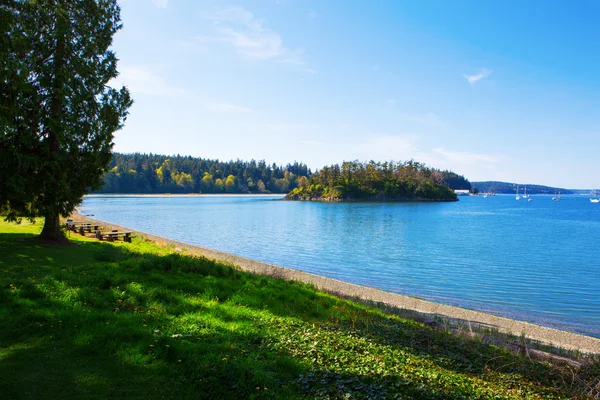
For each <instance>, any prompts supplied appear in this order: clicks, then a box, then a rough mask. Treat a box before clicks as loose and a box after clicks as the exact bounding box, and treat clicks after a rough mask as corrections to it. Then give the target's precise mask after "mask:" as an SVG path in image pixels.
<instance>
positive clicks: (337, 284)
mask: <svg viewBox="0 0 600 400" xmlns="http://www.w3.org/2000/svg"><path fill="white" fill-rule="evenodd" d="M151 196H154V195H151ZM160 196H162V195H160ZM188 196H189V195H188ZM194 196H195V195H194ZM234 196H235V195H234ZM242 196H245V195H242ZM271 196H273V195H271ZM277 196H279V195H277ZM72 218H73V219H75V220H88V221H93V222H96V223H99V224H101V225H103V226H104V227H105V228H109V227H110V228H112V229H120V230H124V229H125V230H129V231H133V232H134V233H135V234H137V235H141V236H144V237H145V238H146V239H148V240H151V241H153V242H156V243H158V244H160V245H169V246H173V247H174V248H175V249H180V250H185V251H186V252H189V253H191V254H196V255H200V256H204V257H207V258H209V259H215V260H217V261H222V262H226V263H232V264H234V265H236V266H238V267H239V268H240V269H241V270H244V271H247V272H251V273H255V274H259V275H265V276H270V277H275V278H282V279H286V280H294V281H299V282H303V283H307V284H311V285H313V286H314V287H316V288H317V289H319V290H322V291H324V292H327V293H330V294H332V295H335V296H339V297H343V298H348V299H351V300H355V301H361V302H365V303H367V304H372V303H377V304H378V305H379V306H383V308H387V307H389V308H392V309H397V310H410V311H412V312H415V313H419V314H421V315H423V317H427V318H429V319H433V318H434V317H436V316H437V317H442V318H447V319H451V320H456V321H460V322H464V323H465V324H474V325H478V326H482V327H487V328H491V329H495V330H498V331H499V332H502V333H506V334H511V335H516V336H525V337H527V338H529V339H532V340H535V341H538V342H540V343H543V344H547V345H552V346H555V347H558V348H563V349H567V350H576V351H580V352H582V353H590V354H600V339H598V338H594V337H591V336H585V335H580V334H576V333H571V332H567V331H562V330H558V329H553V328H548V327H544V326H540V325H535V324H531V323H528V322H523V321H517V320H513V319H509V318H504V317H498V316H495V315H492V314H487V313H483V312H479V311H474V310H469V309H464V308H459V307H454V306H448V305H444V304H438V303H434V302H431V301H427V300H422V299H418V298H415V297H409V296H403V295H399V294H394V293H388V292H384V291H382V290H379V289H375V288H370V287H365V286H360V285H355V284H351V283H347V282H343V281H339V280H336V279H331V278H326V277H322V276H318V275H314V274H310V273H307V272H303V271H298V270H294V269H290V268H284V267H280V266H277V265H271V264H267V263H263V262H259V261H254V260H250V259H247V258H243V257H239V256H236V255H233V254H229V253H224V252H220V251H216V250H211V249H207V248H203V247H199V246H193V245H190V244H187V243H183V242H178V241H174V240H170V239H166V238H163V237H159V236H155V235H151V234H148V233H146V232H140V231H136V230H133V229H129V228H125V227H119V226H117V225H114V224H110V223H108V222H105V221H100V220H96V219H93V218H90V217H87V216H84V215H82V214H80V213H79V212H74V213H73V216H72Z"/></svg>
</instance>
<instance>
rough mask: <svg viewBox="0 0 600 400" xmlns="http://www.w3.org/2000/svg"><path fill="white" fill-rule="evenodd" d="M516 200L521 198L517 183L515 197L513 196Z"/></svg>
mask: <svg viewBox="0 0 600 400" xmlns="http://www.w3.org/2000/svg"><path fill="white" fill-rule="evenodd" d="M515 198H516V199H517V200H521V196H519V185H517V197H515Z"/></svg>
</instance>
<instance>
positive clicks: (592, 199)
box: [590, 189, 600, 203]
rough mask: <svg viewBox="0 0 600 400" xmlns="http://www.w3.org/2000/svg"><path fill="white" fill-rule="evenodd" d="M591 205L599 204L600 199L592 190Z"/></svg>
mask: <svg viewBox="0 0 600 400" xmlns="http://www.w3.org/2000/svg"><path fill="white" fill-rule="evenodd" d="M590 201H591V202H592V203H600V197H598V195H597V194H596V189H594V190H592V197H591V198H590Z"/></svg>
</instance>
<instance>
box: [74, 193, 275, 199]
mask: <svg viewBox="0 0 600 400" xmlns="http://www.w3.org/2000/svg"><path fill="white" fill-rule="evenodd" d="M246 196H248V197H250V196H252V197H283V196H285V194H278V193H256V194H255V193H152V194H150V193H137V194H136V193H129V194H116V193H94V194H85V195H83V197H84V198H86V197H91V198H102V197H107V198H117V197H246Z"/></svg>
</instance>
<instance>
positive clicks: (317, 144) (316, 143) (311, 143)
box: [298, 140, 323, 146]
mask: <svg viewBox="0 0 600 400" xmlns="http://www.w3.org/2000/svg"><path fill="white" fill-rule="evenodd" d="M298 143H299V144H307V145H310V146H320V145H322V144H323V143H322V142H318V141H316V140H300V141H298Z"/></svg>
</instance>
